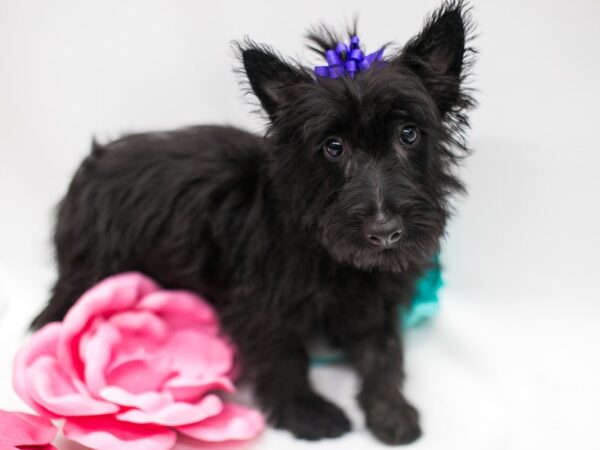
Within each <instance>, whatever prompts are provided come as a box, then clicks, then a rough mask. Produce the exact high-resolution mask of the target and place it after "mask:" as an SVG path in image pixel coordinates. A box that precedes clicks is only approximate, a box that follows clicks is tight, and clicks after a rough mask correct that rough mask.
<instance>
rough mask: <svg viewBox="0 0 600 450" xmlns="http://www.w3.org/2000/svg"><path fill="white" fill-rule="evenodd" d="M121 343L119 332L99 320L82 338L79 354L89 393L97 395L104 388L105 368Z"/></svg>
mask: <svg viewBox="0 0 600 450" xmlns="http://www.w3.org/2000/svg"><path fill="white" fill-rule="evenodd" d="M121 342H122V340H121V333H119V330H118V329H117V328H116V327H115V326H113V325H111V324H110V323H106V322H103V321H101V320H98V321H96V322H95V323H94V326H93V327H92V329H91V330H90V332H89V333H87V334H85V335H84V336H82V339H81V341H80V350H79V353H80V357H81V360H82V362H83V363H84V377H85V378H84V379H85V384H86V386H87V387H88V389H89V391H90V392H91V393H93V394H95V395H97V394H98V392H100V390H101V389H102V388H103V387H104V386H106V368H107V366H108V365H109V364H110V362H111V359H112V357H113V352H114V350H115V348H116V347H117V346H118V345H119V344H120V343H121Z"/></svg>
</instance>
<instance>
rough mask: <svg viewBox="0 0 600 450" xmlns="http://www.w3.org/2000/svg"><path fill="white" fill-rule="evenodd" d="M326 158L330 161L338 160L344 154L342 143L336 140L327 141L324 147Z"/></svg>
mask: <svg viewBox="0 0 600 450" xmlns="http://www.w3.org/2000/svg"><path fill="white" fill-rule="evenodd" d="M323 151H324V152H325V156H327V158H329V159H337V158H339V157H340V156H342V155H343V154H344V145H343V144H342V141H340V140H339V139H336V138H330V139H327V142H325V145H324V146H323Z"/></svg>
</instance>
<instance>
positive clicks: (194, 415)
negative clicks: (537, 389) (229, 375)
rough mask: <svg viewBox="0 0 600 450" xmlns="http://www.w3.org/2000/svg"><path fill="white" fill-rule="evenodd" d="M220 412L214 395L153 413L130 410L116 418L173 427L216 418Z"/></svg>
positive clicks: (177, 403)
mask: <svg viewBox="0 0 600 450" xmlns="http://www.w3.org/2000/svg"><path fill="white" fill-rule="evenodd" d="M222 410H223V402H222V401H221V399H220V398H219V397H217V396H216V395H208V396H206V397H204V398H203V399H202V400H201V401H200V402H198V403H196V404H192V403H184V402H175V403H171V404H169V405H166V406H165V407H163V408H161V409H159V410H157V411H154V412H148V411H142V410H139V409H130V410H129V411H125V412H124V413H121V414H118V415H117V416H116V417H117V419H119V420H122V421H125V422H133V423H154V424H158V425H165V426H169V427H173V426H180V425H187V424H190V423H195V422H199V421H201V420H205V419H207V418H209V417H212V416H216V415H217V414H219V413H220V412H221V411H222Z"/></svg>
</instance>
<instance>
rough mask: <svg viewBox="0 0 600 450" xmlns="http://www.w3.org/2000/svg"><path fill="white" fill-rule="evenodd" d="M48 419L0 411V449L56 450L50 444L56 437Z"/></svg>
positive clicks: (54, 429) (54, 428) (53, 427)
mask: <svg viewBox="0 0 600 450" xmlns="http://www.w3.org/2000/svg"><path fill="white" fill-rule="evenodd" d="M56 431H57V430H56V427H55V426H54V425H52V422H50V419H48V418H45V417H38V416H33V415H31V414H25V413H19V412H8V411H3V410H1V409H0V449H2V450H5V449H6V450H8V449H23V450H25V449H27V450H56V447H54V446H53V445H51V444H50V442H52V440H53V439H54V437H55V436H56Z"/></svg>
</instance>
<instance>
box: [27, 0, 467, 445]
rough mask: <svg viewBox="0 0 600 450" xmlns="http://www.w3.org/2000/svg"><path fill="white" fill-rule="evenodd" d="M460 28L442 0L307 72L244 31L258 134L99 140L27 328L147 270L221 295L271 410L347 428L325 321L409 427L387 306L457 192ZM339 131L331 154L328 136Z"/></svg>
mask: <svg viewBox="0 0 600 450" xmlns="http://www.w3.org/2000/svg"><path fill="white" fill-rule="evenodd" d="M470 28H471V25H470V22H469V20H468V11H467V10H466V8H465V7H464V5H463V4H462V2H460V1H454V2H448V3H445V4H444V5H443V6H442V7H441V8H440V9H439V10H438V11H437V12H435V13H434V14H433V15H432V16H431V17H430V18H429V19H428V20H427V22H426V24H425V27H424V29H423V31H422V32H421V33H420V34H419V35H418V36H416V37H415V38H414V39H412V40H410V41H409V42H408V43H407V44H406V45H405V46H404V48H403V49H402V50H401V51H398V52H396V53H395V54H391V56H388V57H387V62H386V63H384V64H381V65H377V66H376V67H372V68H371V69H370V70H368V71H366V72H362V73H360V74H358V75H357V76H356V78H354V79H350V78H341V79H327V78H319V79H316V78H315V77H314V75H313V74H312V71H311V70H309V69H308V68H305V67H302V66H301V65H299V64H294V63H291V62H289V61H287V60H285V59H283V58H281V57H280V56H278V55H277V54H276V53H274V52H273V51H272V50H271V49H270V48H267V47H264V46H260V45H257V44H255V43H253V42H251V41H246V42H244V43H241V44H239V46H238V48H239V53H240V55H241V58H242V61H243V67H244V72H245V74H246V76H247V79H248V81H249V83H250V86H251V88H252V90H253V92H254V93H255V94H256V96H257V97H258V99H259V100H260V102H261V104H262V106H263V108H264V110H265V111H266V113H267V114H268V116H269V119H270V121H269V128H268V132H267V133H266V135H265V136H256V135H254V134H250V133H248V132H245V131H242V130H239V129H235V128H230V127H221V126H197V127H191V128H186V129H181V130H177V131H173V132H168V133H146V134H136V135H130V136H126V137H123V138H121V139H119V140H117V141H114V142H112V143H110V144H107V145H104V146H100V145H98V144H95V145H94V147H93V150H92V152H91V154H90V155H89V156H88V157H87V158H86V159H85V161H84V162H83V163H82V165H81V167H80V168H79V170H78V171H77V173H76V174H75V177H74V179H73V181H72V183H71V185H70V187H69V190H68V193H67V195H66V197H65V198H64V200H63V201H62V202H61V204H60V207H59V209H58V217H57V224H56V230H55V244H56V259H57V262H58V271H59V277H58V281H57V282H56V285H55V287H54V291H53V295H52V298H51V299H50V302H49V303H48V306H47V307H46V309H45V310H44V311H43V312H42V313H41V314H40V315H39V316H38V317H37V318H36V319H35V321H34V322H33V327H34V328H38V327H40V326H42V325H44V324H46V323H48V322H51V321H55V320H61V319H62V318H63V316H64V315H65V313H66V312H67V310H68V309H69V307H70V306H71V305H72V304H73V303H74V302H75V300H76V299H77V298H78V297H79V296H80V295H81V294H82V293H83V292H84V291H85V290H86V289H88V288H89V287H91V286H92V285H93V284H94V283H97V282H98V281H100V280H101V279H103V278H104V277H106V276H108V275H111V274H115V273H117V272H123V271H130V270H137V271H141V272H144V273H146V274H148V275H149V276H151V277H153V278H154V279H156V280H158V281H159V282H160V283H161V284H162V285H163V286H165V287H168V288H184V289H189V290H192V291H196V292H199V293H201V294H202V295H203V296H205V297H206V298H207V299H208V300H209V301H211V302H212V303H213V304H214V305H215V306H216V308H217V309H218V311H219V313H220V317H221V321H222V326H223V328H224V330H225V332H226V333H228V334H229V335H230V336H231V338H232V339H233V340H234V342H235V343H236V345H237V347H238V348H239V358H240V362H241V364H242V367H243V372H244V373H245V375H246V376H247V377H248V378H249V379H251V380H252V381H253V383H254V385H255V387H256V395H257V399H258V401H259V402H260V404H261V405H262V407H263V409H264V411H265V412H266V413H267V415H268V417H269V419H270V422H271V423H272V424H273V425H274V426H276V427H280V428H285V429H288V430H290V431H291V432H292V433H294V434H295V435H296V436H298V437H301V438H306V439H320V438H325V437H335V436H340V435H341V434H343V433H345V432H347V431H348V430H350V428H351V424H350V421H349V420H348V419H347V417H346V416H345V414H344V413H343V412H342V410H341V409H339V408H338V407H337V406H335V405H334V404H332V403H331V402H329V401H328V400H326V399H325V398H323V397H322V396H320V395H318V394H316V393H315V391H314V390H313V388H312V387H311V385H310V382H309V380H308V377H307V371H308V368H309V356H308V354H307V350H306V342H307V340H308V338H309V337H311V336H313V335H315V334H324V335H325V336H326V337H327V338H328V339H329V340H330V341H331V342H332V343H333V344H334V345H336V346H338V347H340V348H342V349H344V350H345V351H346V353H347V355H348V356H349V359H350V361H351V362H352V363H353V364H354V365H355V367H356V369H357V371H358V372H359V374H360V376H361V377H362V380H363V381H362V387H361V389H360V392H359V393H358V399H359V403H360V405H361V406H362V408H363V409H364V412H365V415H366V421H367V425H368V427H369V428H370V429H371V430H372V432H373V433H374V434H375V436H377V438H379V439H380V440H382V441H384V442H386V443H390V444H402V443H407V442H411V441H413V440H415V439H416V438H417V437H418V436H419V435H420V428H419V424H418V415H417V412H416V410H415V409H414V408H413V407H412V406H411V405H410V404H409V402H408V401H407V400H406V399H405V397H404V396H403V394H402V392H401V390H400V389H399V388H400V385H401V383H402V379H403V361H402V349H401V343H400V339H399V333H398V326H399V324H398V323H397V321H396V308H397V305H398V304H399V303H402V302H407V301H408V300H409V298H410V296H411V293H412V291H413V285H414V282H415V279H416V278H417V277H418V276H419V275H420V274H421V273H422V271H423V269H424V268H425V267H426V266H427V265H428V262H429V261H430V260H431V258H432V256H433V255H434V254H435V253H436V252H437V251H438V249H439V243H440V239H441V238H442V236H443V234H444V227H445V224H446V221H447V218H448V215H449V205H448V199H449V196H450V195H451V194H453V193H455V192H458V191H462V190H463V187H462V184H461V182H460V181H459V180H458V179H457V178H456V176H455V174H454V169H455V166H456V163H457V161H458V160H459V159H460V158H461V157H462V156H464V155H465V154H466V147H465V144H464V141H463V132H464V131H465V130H466V128H468V122H467V118H466V116H465V115H464V114H465V111H466V110H468V109H469V107H471V106H472V105H473V101H472V99H471V97H470V95H469V92H468V90H467V89H465V87H464V80H465V77H466V74H467V72H468V71H467V67H466V66H467V64H468V63H469V61H470V55H472V54H473V52H472V50H471V49H470V48H468V47H467V46H466V43H467V42H468V37H469V35H470ZM309 39H310V41H311V45H312V47H313V48H314V49H317V50H318V51H319V52H323V51H324V50H326V49H328V48H332V47H334V46H335V43H336V42H337V41H339V40H340V38H339V37H338V36H334V35H332V34H330V33H327V32H325V31H323V29H321V30H317V31H316V32H313V33H312V34H310V35H309ZM406 126H414V127H416V129H417V130H418V135H419V137H418V140H417V141H416V142H415V143H414V144H406V143H403V141H402V137H401V135H400V133H401V130H403V128H405V127H406ZM332 136H333V137H335V138H336V139H337V140H338V141H339V142H340V143H341V144H342V145H343V150H344V151H343V154H341V156H339V157H338V158H331V157H327V155H326V151H325V150H324V145H325V143H326V142H327V141H328V139H329V138H331V137H332ZM389 223H392V224H394V227H395V231H396V232H398V233H399V234H397V235H396V238H398V236H399V238H398V239H397V240H396V241H395V242H393V243H390V245H389V246H387V247H386V246H382V245H375V244H377V243H378V242H375V243H374V242H372V241H373V239H372V236H371V235H370V233H371V231H370V230H372V228H373V227H374V226H384V225H385V224H389ZM379 244H380V242H379ZM198 351H202V349H199V350H198Z"/></svg>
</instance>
